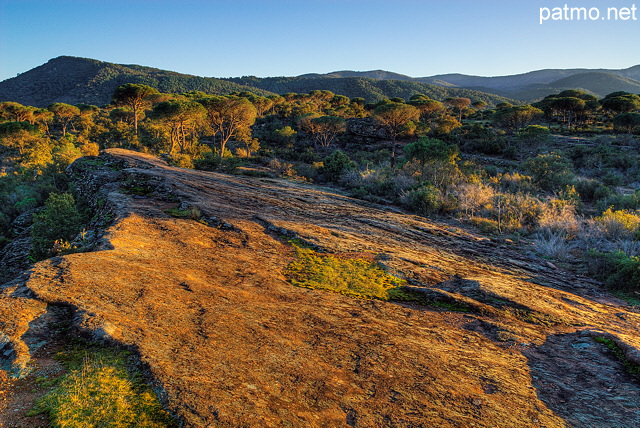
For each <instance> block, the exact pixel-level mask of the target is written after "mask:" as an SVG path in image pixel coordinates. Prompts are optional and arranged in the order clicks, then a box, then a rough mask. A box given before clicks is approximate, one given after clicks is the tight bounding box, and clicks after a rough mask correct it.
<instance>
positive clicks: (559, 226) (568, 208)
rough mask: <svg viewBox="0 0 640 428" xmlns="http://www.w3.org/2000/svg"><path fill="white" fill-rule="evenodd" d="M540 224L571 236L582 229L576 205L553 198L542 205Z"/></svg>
mask: <svg viewBox="0 0 640 428" xmlns="http://www.w3.org/2000/svg"><path fill="white" fill-rule="evenodd" d="M538 226H539V227H540V228H541V229H543V230H545V231H550V232H555V233H559V234H562V235H565V236H567V237H570V236H572V235H576V234H578V232H579V231H580V221H579V219H578V218H577V216H576V209H575V206H574V205H573V204H571V203H569V202H568V201H563V200H561V199H552V200H550V201H548V202H546V203H544V204H542V205H541V212H540V218H539V220H538Z"/></svg>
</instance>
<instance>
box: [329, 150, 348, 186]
mask: <svg viewBox="0 0 640 428" xmlns="http://www.w3.org/2000/svg"><path fill="white" fill-rule="evenodd" d="M322 163H323V166H322V169H321V171H322V173H323V174H324V175H325V176H326V177H327V178H328V179H329V180H330V181H332V182H334V183H337V182H338V180H339V179H340V176H341V175H342V173H343V172H344V171H345V170H347V169H353V168H355V166H356V164H355V163H354V162H353V161H351V159H349V156H347V155H346V154H344V153H343V152H341V151H340V150H336V151H334V152H333V153H331V154H330V155H329V156H327V157H326V158H324V160H323V162H322Z"/></svg>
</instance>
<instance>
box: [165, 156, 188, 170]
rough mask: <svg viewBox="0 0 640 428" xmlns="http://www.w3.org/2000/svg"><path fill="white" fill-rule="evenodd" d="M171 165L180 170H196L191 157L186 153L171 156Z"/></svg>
mask: <svg viewBox="0 0 640 428" xmlns="http://www.w3.org/2000/svg"><path fill="white" fill-rule="evenodd" d="M169 165H173V166H177V167H179V168H189V169H193V168H194V165H193V161H192V160H191V156H189V155H188V154H186V153H176V154H174V155H171V156H170V157H169Z"/></svg>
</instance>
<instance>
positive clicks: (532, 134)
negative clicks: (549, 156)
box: [518, 125, 551, 161]
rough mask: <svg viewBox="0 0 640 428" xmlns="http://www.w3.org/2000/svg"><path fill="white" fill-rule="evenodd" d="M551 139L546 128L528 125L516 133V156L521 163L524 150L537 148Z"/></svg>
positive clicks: (549, 132)
mask: <svg viewBox="0 0 640 428" xmlns="http://www.w3.org/2000/svg"><path fill="white" fill-rule="evenodd" d="M550 139H551V131H549V128H547V127H546V126H541V125H528V126H525V127H524V128H522V129H521V130H520V131H519V132H518V155H519V159H520V160H521V161H522V159H523V155H524V148H525V147H529V148H533V149H535V148H537V147H538V146H540V145H543V144H545V143H547V142H548V141H549V140H550Z"/></svg>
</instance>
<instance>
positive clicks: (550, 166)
mask: <svg viewBox="0 0 640 428" xmlns="http://www.w3.org/2000/svg"><path fill="white" fill-rule="evenodd" d="M524 167H525V169H526V170H527V171H529V172H530V173H531V176H532V177H533V182H534V183H535V184H537V185H538V186H540V188H542V189H543V190H556V189H562V188H564V187H565V186H566V185H567V184H570V182H571V180H572V179H573V166H572V164H571V161H570V160H569V159H567V158H565V157H563V156H561V155H560V154H558V153H549V154H544V155H538V156H536V157H533V158H530V159H528V160H527V161H526V162H525V164H524Z"/></svg>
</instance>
